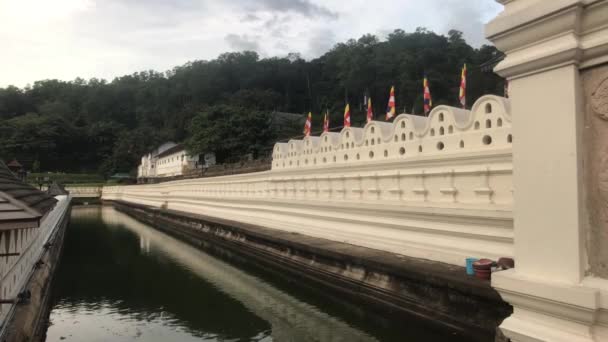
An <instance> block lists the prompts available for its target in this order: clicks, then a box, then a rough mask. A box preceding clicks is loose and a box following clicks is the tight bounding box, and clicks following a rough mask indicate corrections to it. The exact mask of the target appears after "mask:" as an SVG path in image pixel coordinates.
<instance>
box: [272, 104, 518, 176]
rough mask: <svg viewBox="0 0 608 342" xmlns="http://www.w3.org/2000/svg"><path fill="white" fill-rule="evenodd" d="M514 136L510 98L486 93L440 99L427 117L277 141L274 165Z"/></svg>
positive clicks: (507, 143)
mask: <svg viewBox="0 0 608 342" xmlns="http://www.w3.org/2000/svg"><path fill="white" fill-rule="evenodd" d="M512 141H513V137H512V134H511V115H510V108H509V100H508V99H505V98H503V97H499V96H494V95H486V96H483V97H481V98H479V100H477V101H476V102H475V104H474V105H473V107H472V108H471V110H470V111H469V110H464V109H460V108H455V107H450V106H443V105H442V106H437V107H435V108H434V109H433V110H432V111H431V112H430V114H429V116H428V117H424V116H416V115H411V114H400V115H398V116H397V117H396V118H395V119H394V121H393V122H380V121H371V122H369V123H367V124H366V125H365V126H364V127H362V128H359V127H347V128H343V129H342V131H341V132H340V133H323V134H321V136H318V137H316V136H314V137H313V136H310V137H306V138H304V139H303V140H296V139H293V140H289V142H287V143H277V144H275V146H274V150H273V155H272V156H273V161H272V170H283V169H294V168H311V167H330V166H336V164H345V163H348V164H350V163H369V162H377V161H383V160H394V159H408V158H419V157H422V156H430V157H431V158H432V156H435V157H437V158H440V157H442V156H444V155H446V154H458V153H465V152H474V151H488V150H490V151H491V150H495V151H502V150H504V149H510V148H511V143H512Z"/></svg>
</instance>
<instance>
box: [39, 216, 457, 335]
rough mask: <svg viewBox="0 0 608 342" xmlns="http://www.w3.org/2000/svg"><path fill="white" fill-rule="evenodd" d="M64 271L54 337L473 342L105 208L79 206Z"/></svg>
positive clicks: (53, 314)
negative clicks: (218, 252) (376, 310)
mask: <svg viewBox="0 0 608 342" xmlns="http://www.w3.org/2000/svg"><path fill="white" fill-rule="evenodd" d="M226 254H227V255H228V254H229V253H228V252H227V253H226ZM56 277H57V278H56V280H55V284H54V286H53V307H52V311H51V315H50V326H49V328H48V331H47V339H46V340H47V341H117V342H121V341H175V342H179V341H463V340H464V339H463V338H461V337H459V336H457V335H455V334H454V333H452V332H450V331H445V330H443V329H439V328H438V327H436V326H434V325H431V324H428V322H424V321H420V320H416V319H413V318H411V319H404V318H403V317H402V316H401V317H399V318H395V317H392V316H391V315H390V314H386V315H382V314H377V313H374V314H372V313H371V312H370V310H367V309H366V308H365V307H363V306H360V305H354V304H351V303H348V302H347V301H341V300H338V299H337V298H338V296H336V295H335V294H330V293H327V290H326V289H324V288H318V287H315V286H312V285H311V284H308V283H306V282H303V281H301V280H297V279H289V278H286V277H285V276H282V275H278V274H275V273H273V272H271V271H269V270H267V269H264V267H262V266H260V265H258V264H255V263H253V262H247V261H246V260H242V259H239V258H221V259H220V258H218V257H217V256H214V255H210V254H207V253H206V252H205V251H203V250H200V249H198V248H195V247H192V246H190V245H188V244H187V243H184V242H182V241H180V240H178V239H176V238H174V237H171V236H169V235H167V234H164V233H162V232H159V231H157V230H155V229H154V228H152V227H150V226H147V225H145V224H142V223H140V222H138V221H136V220H134V219H133V218H131V217H129V216H127V215H125V214H123V213H120V212H118V211H116V210H114V209H113V208H111V207H105V206H104V207H100V206H88V207H74V208H73V210H72V219H71V223H70V225H69V227H68V231H67V236H66V240H65V246H64V254H63V258H62V261H61V264H60V266H59V270H58V273H57V275H56Z"/></svg>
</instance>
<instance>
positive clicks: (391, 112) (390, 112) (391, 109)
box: [386, 86, 395, 121]
mask: <svg viewBox="0 0 608 342" xmlns="http://www.w3.org/2000/svg"><path fill="white" fill-rule="evenodd" d="M394 116H395V86H392V87H391V93H390V95H389V97H388V106H387V107H386V121H388V120H390V119H392V118H393V117H394Z"/></svg>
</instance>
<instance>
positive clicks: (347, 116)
mask: <svg viewBox="0 0 608 342" xmlns="http://www.w3.org/2000/svg"><path fill="white" fill-rule="evenodd" d="M344 127H350V106H349V105H348V103H347V104H346V107H345V108H344Z"/></svg>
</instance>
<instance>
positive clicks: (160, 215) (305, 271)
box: [106, 201, 512, 341]
mask: <svg viewBox="0 0 608 342" xmlns="http://www.w3.org/2000/svg"><path fill="white" fill-rule="evenodd" d="M106 203H110V202H107V201H106ZM111 203H112V204H113V205H114V207H115V208H116V209H117V210H119V211H121V212H124V213H126V214H128V215H130V216H132V217H134V218H136V219H138V220H140V221H142V222H145V223H147V224H150V225H151V226H154V227H156V228H157V229H159V230H162V231H165V232H167V233H170V234H172V235H175V236H177V237H180V238H181V239H183V240H186V241H187V242H189V243H191V244H193V245H196V246H201V247H203V248H205V247H207V248H210V246H211V248H213V246H219V247H222V248H225V249H227V250H230V251H231V252H233V253H236V254H240V255H244V256H246V257H249V258H252V259H255V260H256V261H258V262H259V263H260V264H262V265H266V266H267V267H269V268H273V269H276V270H280V271H281V272H285V273H288V274H293V275H296V276H299V277H302V276H303V277H305V278H307V279H309V280H312V281H314V282H315V283H320V284H322V285H324V286H326V287H328V288H330V289H332V290H336V291H338V292H339V293H340V294H343V295H344V296H345V297H348V299H349V300H351V301H355V302H359V303H362V304H365V305H366V308H369V309H370V310H375V311H377V310H382V311H384V312H390V314H391V317H395V315H398V314H401V315H405V316H410V317H411V316H412V315H413V316H417V317H420V318H423V319H425V320H428V321H429V322H433V323H434V324H437V326H438V328H440V327H448V328H449V329H453V330H456V331H458V332H459V333H460V334H462V335H464V336H467V337H470V338H471V339H472V340H476V341H493V340H494V338H495V332H496V327H497V326H498V325H499V324H500V323H501V322H502V320H503V319H504V318H505V317H507V316H508V315H509V314H510V313H511V310H512V309H511V306H510V305H509V304H507V303H505V302H504V301H503V300H502V299H501V298H500V296H499V295H498V293H497V292H496V291H495V290H494V289H492V288H491V287H490V283H489V282H484V281H480V280H478V279H475V278H473V277H469V276H467V275H466V273H465V270H464V268H463V267H457V266H453V265H448V264H443V263H439V262H434V261H429V260H424V259H415V258H410V257H406V256H402V255H396V254H393V253H388V252H384V251H380V250H375V249H370V248H364V247H359V246H354V245H349V244H346V243H340V242H335V241H330V240H325V239H320V238H313V237H309V236H305V235H302V234H297V233H290V232H284V231H280V230H276V229H268V228H264V227H259V226H253V225H248V224H243V223H240V222H234V221H229V220H222V219H217V218H211V217H206V216H203V215H196V214H190V213H185V212H179V211H174V210H166V209H158V208H154V207H149V206H143V205H138V204H133V203H127V202H122V201H114V202H111Z"/></svg>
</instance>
